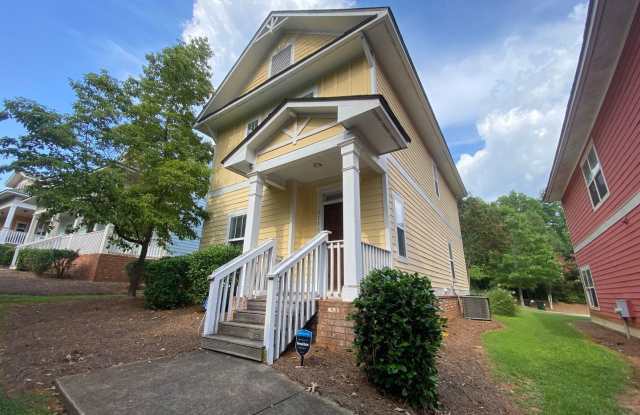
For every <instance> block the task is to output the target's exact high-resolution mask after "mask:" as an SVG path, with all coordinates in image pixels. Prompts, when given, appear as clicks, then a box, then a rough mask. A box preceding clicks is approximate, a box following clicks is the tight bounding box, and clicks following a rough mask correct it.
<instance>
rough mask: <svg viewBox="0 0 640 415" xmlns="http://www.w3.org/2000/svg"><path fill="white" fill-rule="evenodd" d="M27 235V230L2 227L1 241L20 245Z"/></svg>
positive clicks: (0, 230)
mask: <svg viewBox="0 0 640 415" xmlns="http://www.w3.org/2000/svg"><path fill="white" fill-rule="evenodd" d="M26 236H27V233H26V232H18V231H14V230H12V229H7V228H2V229H0V243H2V244H11V245H20V244H21V243H23V242H24V238H25V237H26Z"/></svg>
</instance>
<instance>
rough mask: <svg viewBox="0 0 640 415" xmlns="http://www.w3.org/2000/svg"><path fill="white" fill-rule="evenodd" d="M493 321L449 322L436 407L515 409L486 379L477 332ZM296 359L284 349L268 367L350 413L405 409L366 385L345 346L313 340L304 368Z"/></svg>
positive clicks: (515, 411) (459, 411) (480, 410)
mask: <svg viewBox="0 0 640 415" xmlns="http://www.w3.org/2000/svg"><path fill="white" fill-rule="evenodd" d="M499 327H500V325H499V324H498V323H496V322H485V321H470V320H462V319H457V320H453V321H451V322H449V327H448V329H447V336H446V338H445V344H444V347H443V349H442V352H441V356H440V358H439V361H438V369H439V371H440V385H439V387H438V391H439V394H440V400H441V403H442V413H444V414H518V413H520V411H519V410H518V409H517V408H516V407H515V405H514V404H513V403H512V402H511V401H510V399H509V398H508V391H506V390H503V389H502V388H500V387H499V386H497V385H496V384H495V383H494V382H493V381H492V380H491V378H490V370H489V368H488V361H487V357H486V355H485V353H484V349H483V348H482V343H481V335H482V333H483V332H485V331H488V330H494V329H497V328H499ZM298 362H299V359H298V357H297V356H296V355H295V353H293V352H287V353H286V354H285V355H283V356H282V357H281V358H280V359H279V360H278V361H276V363H275V364H274V367H275V368H276V369H277V370H280V371H281V372H283V373H285V374H286V375H287V376H289V377H290V378H291V379H293V380H295V381H297V382H299V383H301V384H303V385H305V386H307V387H312V385H315V386H314V388H315V390H316V391H317V392H319V393H320V394H321V395H323V396H326V397H328V398H330V399H333V400H334V401H336V402H338V404H340V405H341V406H343V407H345V408H347V409H350V410H352V411H354V412H355V413H358V414H368V415H372V414H391V413H393V414H397V413H401V412H404V411H405V410H408V409H409V408H408V406H407V405H405V404H404V403H403V402H401V401H398V400H395V399H393V398H391V397H387V396H383V395H382V394H380V393H379V392H378V391H377V390H376V389H375V388H374V387H373V386H371V385H370V384H369V383H368V382H367V380H366V378H365V376H364V374H363V373H362V371H361V370H360V369H359V368H358V367H357V366H356V364H355V359H354V356H353V354H351V353H349V352H329V351H327V350H326V349H322V348H320V347H317V346H316V347H313V348H312V349H311V351H310V352H309V354H308V355H307V356H306V357H305V367H304V368H297V367H296V365H298V364H299V363H298Z"/></svg>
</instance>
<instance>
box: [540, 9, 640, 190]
mask: <svg viewBox="0 0 640 415" xmlns="http://www.w3.org/2000/svg"><path fill="white" fill-rule="evenodd" d="M638 3H640V1H639V0H625V1H604V0H592V1H591V2H590V4H589V13H588V15H587V22H586V26H585V31H584V37H583V42H582V51H581V52H580V59H579V61H578V68H577V70H576V76H575V78H574V80H573V87H572V88H571V96H570V97H569V103H568V104H567V110H566V113H565V118H564V123H563V124H562V131H561V133H560V140H559V141H558V148H557V150H556V154H555V157H554V159H553V166H552V168H551V174H550V175H549V182H548V183H547V188H546V190H545V192H544V200H545V201H547V202H548V201H557V200H561V199H562V197H563V195H564V192H565V191H566V189H567V186H568V184H569V181H570V180H571V176H572V175H573V172H574V171H575V169H576V167H577V165H578V162H579V160H580V155H581V154H582V152H583V150H584V148H585V146H586V145H587V144H588V143H589V139H590V136H591V130H592V128H593V125H594V124H595V121H596V118H597V117H598V113H599V112H600V107H601V105H602V102H603V101H604V99H605V96H606V94H607V91H608V89H609V84H610V83H611V79H612V78H613V75H614V73H615V71H616V68H617V67H618V60H619V58H620V55H621V54H622V50H623V49H624V44H625V41H626V39H627V36H628V33H629V29H630V28H631V23H632V22H633V19H634V16H635V14H636V12H637V9H638Z"/></svg>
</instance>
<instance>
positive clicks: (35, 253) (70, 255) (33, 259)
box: [16, 248, 78, 278]
mask: <svg viewBox="0 0 640 415" xmlns="http://www.w3.org/2000/svg"><path fill="white" fill-rule="evenodd" d="M76 258H78V253H77V252H76V251H72V250H70V249H35V248H25V249H21V250H20V251H19V253H18V261H17V264H16V266H17V268H18V269H19V270H20V271H31V272H33V273H35V274H37V275H42V274H45V273H46V272H48V271H51V270H53V271H54V272H55V275H56V277H58V278H62V277H64V274H65V273H66V271H68V270H69V268H70V267H71V265H72V264H73V261H74V260H75V259H76Z"/></svg>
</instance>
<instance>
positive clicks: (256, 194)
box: [242, 173, 264, 252]
mask: <svg viewBox="0 0 640 415" xmlns="http://www.w3.org/2000/svg"><path fill="white" fill-rule="evenodd" d="M263 188H264V180H263V178H262V176H260V175H259V174H257V173H255V174H252V175H251V176H249V207H248V208H247V222H246V224H245V228H244V245H243V246H242V252H247V251H250V250H251V249H253V248H255V247H256V246H258V235H259V233H260V207H261V205H262V191H263Z"/></svg>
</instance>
